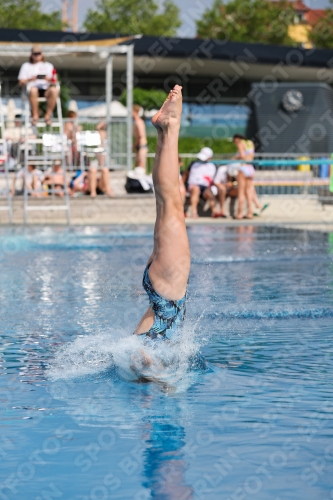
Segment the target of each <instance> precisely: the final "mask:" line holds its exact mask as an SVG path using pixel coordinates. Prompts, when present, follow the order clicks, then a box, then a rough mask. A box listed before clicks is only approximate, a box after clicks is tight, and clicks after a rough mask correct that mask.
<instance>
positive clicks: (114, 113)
mask: <svg viewBox="0 0 333 500" xmlns="http://www.w3.org/2000/svg"><path fill="white" fill-rule="evenodd" d="M110 107H111V109H110V115H111V117H114V118H126V117H127V116H128V112H127V108H125V106H123V105H122V104H121V102H119V101H112V102H111V106H110ZM77 114H78V116H80V117H83V116H84V117H88V118H106V116H107V105H106V103H102V104H95V105H94V106H88V107H86V108H83V109H80V110H79V111H78V113H77Z"/></svg>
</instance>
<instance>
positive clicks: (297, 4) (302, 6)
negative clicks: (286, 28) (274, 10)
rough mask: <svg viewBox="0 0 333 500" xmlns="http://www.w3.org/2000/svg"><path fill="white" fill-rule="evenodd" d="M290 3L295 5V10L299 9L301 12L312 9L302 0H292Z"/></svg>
mask: <svg viewBox="0 0 333 500" xmlns="http://www.w3.org/2000/svg"><path fill="white" fill-rule="evenodd" d="M289 3H290V4H292V5H293V7H294V9H295V10H298V11H300V12H307V11H308V10H310V9H309V7H308V6H307V5H305V4H304V3H303V2H302V1H301V0H296V1H295V2H293V1H291V2H289Z"/></svg>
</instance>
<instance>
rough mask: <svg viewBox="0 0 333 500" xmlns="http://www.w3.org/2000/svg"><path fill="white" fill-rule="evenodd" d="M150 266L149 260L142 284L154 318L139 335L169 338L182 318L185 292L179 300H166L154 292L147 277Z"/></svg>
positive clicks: (183, 315)
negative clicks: (147, 329)
mask: <svg viewBox="0 0 333 500" xmlns="http://www.w3.org/2000/svg"><path fill="white" fill-rule="evenodd" d="M150 266H151V262H150V264H148V266H147V267H146V269H145V271H144V273H143V280H142V286H143V288H144V289H145V290H146V292H147V295H148V297H149V304H150V307H151V308H152V310H153V312H154V315H155V319H154V323H153V326H152V327H151V328H150V329H149V331H148V332H146V333H142V334H141V335H146V336H147V337H149V338H151V339H170V338H171V337H172V335H173V334H174V333H175V332H176V331H177V325H178V324H179V323H180V322H181V321H183V320H184V317H185V301H186V294H185V295H184V297H183V298H182V299H179V300H167V299H165V298H164V297H162V296H161V295H159V294H158V293H157V292H155V290H154V288H153V285H152V284H151V281H150V278H149V272H148V271H149V268H150Z"/></svg>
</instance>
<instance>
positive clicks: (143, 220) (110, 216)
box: [0, 172, 333, 231]
mask: <svg viewBox="0 0 333 500" xmlns="http://www.w3.org/2000/svg"><path fill="white" fill-rule="evenodd" d="M111 175H112V186H113V188H114V191H115V198H107V197H105V196H98V197H97V198H96V199H91V198H89V197H88V196H80V197H78V198H72V199H71V201H70V205H71V224H72V225H95V224H119V225H124V226H128V225H130V224H153V223H154V221H155V198H154V196H153V195H127V194H126V192H125V189H124V172H112V174H111ZM261 199H262V201H264V202H265V203H269V207H268V209H267V210H266V211H265V212H263V214H262V215H261V216H260V217H256V218H254V219H253V220H252V221H249V220H243V221H236V220H233V219H232V218H231V217H229V218H228V219H211V218H210V217H201V218H200V219H197V220H192V219H190V218H187V220H186V221H187V223H188V224H207V223H211V224H221V225H228V226H236V225H249V224H253V225H266V226H276V225H279V226H284V227H294V228H302V229H309V230H316V231H333V205H326V206H325V207H322V206H321V204H320V203H319V202H318V201H317V199H316V198H315V197H312V198H311V197H308V196H302V195H297V196H263V197H262V198H261ZM3 202H4V201H3V199H2V200H1V204H3ZM63 203H64V202H63V200H62V199H59V198H55V199H53V200H52V199H51V197H46V198H42V199H37V200H36V199H32V198H29V205H35V206H40V205H42V206H44V207H45V206H46V205H61V204H63ZM23 216H24V213H23V197H15V198H14V200H13V222H14V224H23V221H24V217H23ZM8 223H9V219H8V214H7V212H5V211H0V224H1V225H5V224H8ZM28 224H29V225H31V224H38V225H48V224H66V216H65V212H64V211H59V210H56V211H50V210H36V211H31V212H29V216H28Z"/></svg>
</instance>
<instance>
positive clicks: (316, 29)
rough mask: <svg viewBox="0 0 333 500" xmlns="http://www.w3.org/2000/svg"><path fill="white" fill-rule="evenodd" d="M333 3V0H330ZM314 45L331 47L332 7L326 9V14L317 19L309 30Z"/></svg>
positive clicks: (323, 47)
mask: <svg viewBox="0 0 333 500" xmlns="http://www.w3.org/2000/svg"><path fill="white" fill-rule="evenodd" d="M330 3H331V4H332V5H333V0H330ZM309 39H310V41H311V42H312V43H313V45H314V46H315V47H319V48H321V49H333V9H326V16H325V17H323V18H321V19H319V20H318V21H317V22H316V23H315V25H314V26H313V27H312V30H310V32H309Z"/></svg>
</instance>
